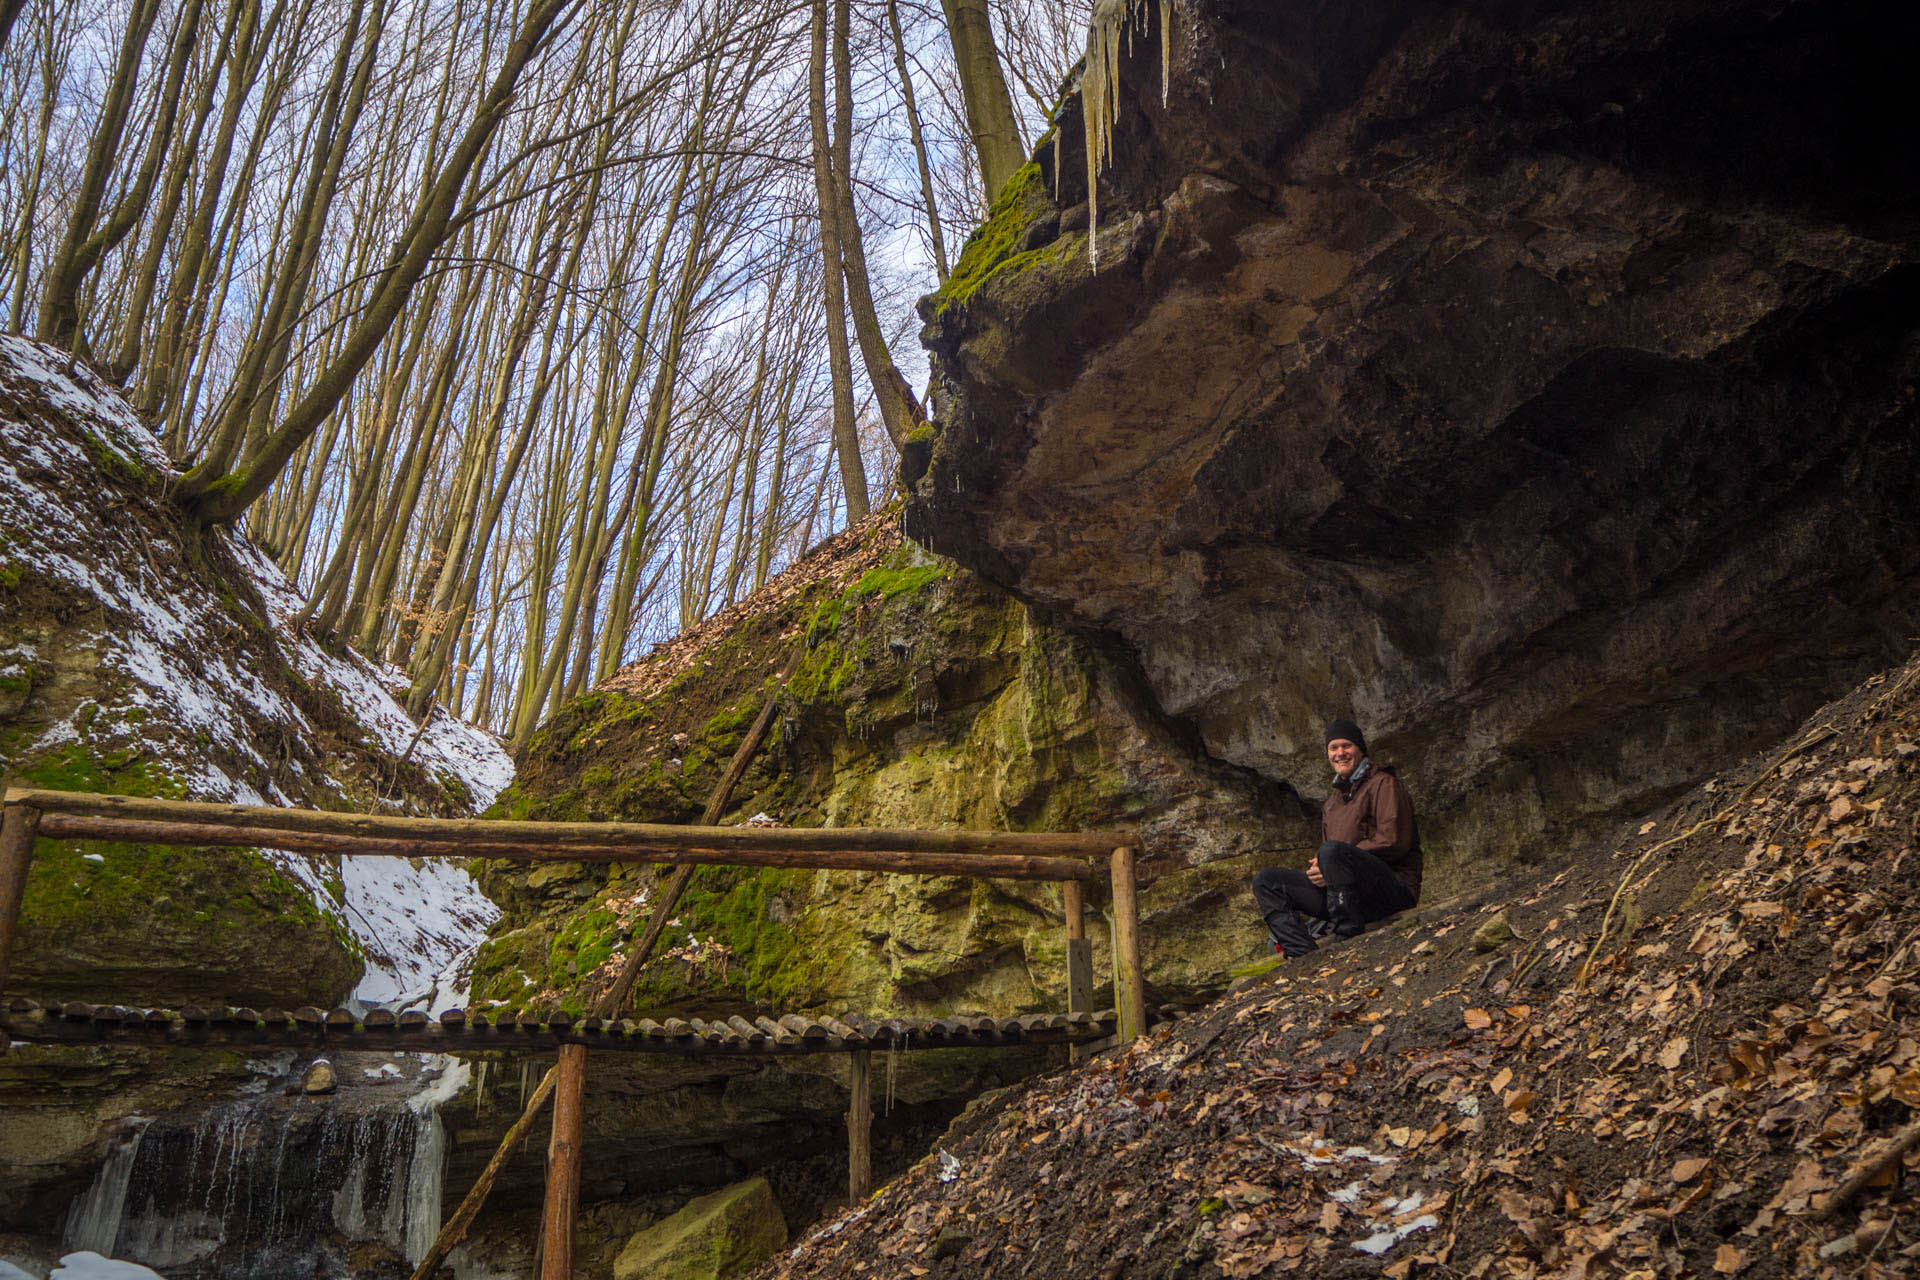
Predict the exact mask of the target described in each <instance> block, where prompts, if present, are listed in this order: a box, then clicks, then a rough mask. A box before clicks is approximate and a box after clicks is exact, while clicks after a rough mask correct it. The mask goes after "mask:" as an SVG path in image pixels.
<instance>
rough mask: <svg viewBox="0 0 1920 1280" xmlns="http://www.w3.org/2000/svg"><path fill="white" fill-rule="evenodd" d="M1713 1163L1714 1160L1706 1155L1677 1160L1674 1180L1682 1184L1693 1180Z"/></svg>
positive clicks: (1674, 1168)
mask: <svg viewBox="0 0 1920 1280" xmlns="http://www.w3.org/2000/svg"><path fill="white" fill-rule="evenodd" d="M1711 1163H1713V1162H1712V1161H1711V1160H1709V1159H1707V1158H1706V1157H1704V1156H1697V1157H1690V1158H1688V1159H1685V1160H1677V1161H1675V1162H1674V1165H1673V1180H1674V1181H1675V1182H1678V1183H1682V1184H1685V1183H1688V1182H1692V1181H1693V1180H1694V1179H1695V1178H1697V1177H1699V1176H1700V1174H1701V1171H1702V1170H1704V1169H1705V1168H1706V1167H1707V1166H1708V1165H1709V1164H1711Z"/></svg>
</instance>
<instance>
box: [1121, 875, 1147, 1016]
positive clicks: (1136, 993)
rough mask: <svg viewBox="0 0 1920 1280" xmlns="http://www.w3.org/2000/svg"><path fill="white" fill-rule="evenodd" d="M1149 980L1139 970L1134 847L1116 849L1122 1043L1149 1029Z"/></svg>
mask: <svg viewBox="0 0 1920 1280" xmlns="http://www.w3.org/2000/svg"><path fill="white" fill-rule="evenodd" d="M1146 987H1147V984H1146V979H1145V978H1144V977H1143V976H1142V974H1141V972H1140V899H1139V896H1138V894H1137V893H1136V892H1135V886H1134V882H1133V846H1132V845H1126V844H1123V845H1121V846H1120V847H1119V848H1117V849H1115V850H1114V851H1113V1008H1114V1012H1115V1013H1116V1014H1117V1015H1119V1025H1118V1026H1116V1027H1115V1028H1114V1031H1115V1033H1116V1034H1117V1035H1118V1036H1119V1037H1120V1039H1121V1041H1122V1042H1125V1041H1128V1040H1132V1039H1133V1038H1134V1037H1136V1036H1138V1035H1139V1034H1140V1033H1141V1032H1142V1031H1145V1030H1146V1005H1147V991H1146Z"/></svg>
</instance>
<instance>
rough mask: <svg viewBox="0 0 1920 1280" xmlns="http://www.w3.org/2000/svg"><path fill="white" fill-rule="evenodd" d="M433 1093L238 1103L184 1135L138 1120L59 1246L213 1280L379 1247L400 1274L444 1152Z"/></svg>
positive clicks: (426, 1228)
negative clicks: (342, 1102)
mask: <svg viewBox="0 0 1920 1280" xmlns="http://www.w3.org/2000/svg"><path fill="white" fill-rule="evenodd" d="M441 1065H442V1074H441V1076H440V1078H439V1080H438V1081H436V1082H435V1083H433V1084H432V1085H430V1086H429V1087H428V1088H426V1089H425V1090H423V1091H421V1092H417V1093H415V1094H413V1095H412V1096H411V1097H409V1098H406V1099H404V1100H399V1099H396V1100H395V1102H393V1103H384V1104H382V1105H378V1106H375V1107H370V1108H368V1109H365V1110H356V1109H353V1108H350V1107H343V1106H338V1105H332V1104H330V1103H322V1102H318V1101H315V1100H309V1099H295V1100H293V1101H291V1102H289V1101H288V1100H286V1099H279V1098H252V1099H248V1100H246V1101H244V1102H230V1103H224V1104H221V1105H219V1106H216V1107H214V1108H212V1109H210V1110H209V1111H207V1112H206V1113H205V1114H204V1115H201V1116H200V1117H199V1118H198V1119H197V1120H196V1121H194V1122H193V1123H191V1124H185V1123H168V1122H167V1121H166V1120H164V1119H161V1120H152V1121H148V1120H140V1121H137V1122H135V1123H134V1124H133V1125H132V1126H131V1127H130V1128H128V1129H127V1130H126V1131H124V1132H123V1133H122V1134H121V1135H120V1137H119V1139H118V1141H117V1142H116V1144H115V1145H114V1147H113V1149H112V1150H111V1152H110V1153H109V1155H108V1158H107V1160H106V1162H105V1163H104V1164H103V1165H102V1166H101V1168H100V1171H99V1173H98V1174H97V1175H96V1176H95V1178H94V1181H93V1184H92V1186H90V1187H89V1188H88V1189H87V1191H86V1192H85V1193H84V1194H83V1195H81V1196H80V1198H79V1199H77V1200H76V1201H74V1203H73V1206H72V1208H70V1209H69V1210H68V1213H67V1222H66V1229H65V1232H64V1235H65V1240H66V1244H67V1246H68V1247H69V1248H70V1249H75V1250H79V1249H90V1250H92V1251H94V1252H96V1253H100V1254H103V1255H105V1256H108V1257H114V1258H123V1259H127V1260H129V1261H134V1262H140V1263H144V1264H146V1265H148V1266H153V1267H170V1266H194V1267H196V1268H204V1270H196V1272H195V1274H203V1275H209V1276H217V1277H222V1278H223V1280H242V1278H246V1280H252V1278H254V1277H262V1278H264V1277H267V1276H281V1275H290V1274H306V1273H310V1272H311V1269H312V1268H311V1265H310V1264H306V1265H304V1266H303V1260H305V1259H309V1258H311V1257H312V1256H313V1255H314V1254H315V1253H316V1252H317V1251H319V1250H320V1249H322V1248H323V1247H324V1246H323V1244H322V1243H321V1242H323V1241H324V1240H325V1239H327V1238H328V1237H330V1236H338V1237H344V1238H345V1239H346V1240H348V1241H379V1242H381V1243H383V1244H385V1245H386V1246H387V1247H389V1248H391V1249H392V1250H394V1251H395V1252H396V1253H398V1254H401V1255H402V1256H404V1257H405V1258H406V1259H407V1261H408V1262H409V1263H416V1262H418V1261H419V1260H420V1258H422V1257H424V1256H425V1254H426V1251H427V1248H428V1247H429V1246H430V1245H431V1244H432V1243H433V1238H434V1235H435V1234H436V1233H437V1232H438V1231H439V1229H440V1201H441V1191H442V1187H443V1179H444V1175H445V1167H446V1155H447V1138H446V1129H445V1126H444V1125H443V1124H442V1123H441V1120H440V1115H439V1108H440V1106H441V1104H442V1103H444V1102H446V1101H447V1100H448V1099H450V1098H451V1097H453V1095H454V1094H455V1093H457V1092H458V1091H459V1089H460V1087H461V1085H463V1084H464V1083H465V1080H466V1071H465V1069H464V1068H462V1067H460V1066H458V1064H454V1063H452V1062H451V1061H450V1060H449V1061H446V1062H443V1063H442V1064H441Z"/></svg>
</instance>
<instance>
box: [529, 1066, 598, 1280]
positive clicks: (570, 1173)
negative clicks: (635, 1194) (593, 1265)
mask: <svg viewBox="0 0 1920 1280" xmlns="http://www.w3.org/2000/svg"><path fill="white" fill-rule="evenodd" d="M554 1077H555V1080H554V1090H553V1137H552V1138H551V1139H550V1140H549V1141H548V1143H547V1202H546V1209H545V1212H544V1214H543V1215H542V1218H541V1223H540V1280H568V1278H569V1277H570V1276H572V1274H573V1223H574V1219H575V1217H577V1216H578V1214H579V1209H580V1147H581V1142H582V1132H583V1130H584V1129H585V1127H586V1098H587V1047H586V1046H585V1045H583V1044H563V1045H561V1046H560V1061H559V1064H558V1066H557V1067H556V1068H555V1071H554Z"/></svg>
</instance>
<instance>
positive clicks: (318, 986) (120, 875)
mask: <svg viewBox="0 0 1920 1280" xmlns="http://www.w3.org/2000/svg"><path fill="white" fill-rule="evenodd" d="M15 776H16V777H17V778H18V779H19V781H20V783H21V784H23V785H26V786H33V787H45V788H48V789H52V790H60V791H91V792H100V793H103V794H107V795H140V796H162V797H167V798H174V799H177V798H180V796H181V795H182V794H183V791H182V788H181V786H180V784H179V783H178V782H176V781H175V780H174V779H173V778H172V777H171V776H170V775H169V774H167V773H165V772H163V771H161V770H159V769H157V768H154V767H153V766H152V765H151V764H150V763H149V762H148V761H146V760H145V759H142V758H140V757H139V756H138V755H136V754H135V753H134V752H133V751H132V750H130V749H128V750H121V751H117V752H111V753H107V754H103V755H96V754H95V753H93V752H92V751H90V750H89V749H88V748H87V747H86V746H84V745H82V744H80V743H68V744H65V745H64V746H62V747H59V748H57V749H55V750H53V751H50V752H48V753H46V754H44V755H43V756H41V757H40V758H39V759H37V760H35V761H32V762H30V763H27V764H25V765H24V766H23V767H21V768H20V769H19V770H18V771H17V773H16V775H15ZM19 945H20V951H19V954H18V955H17V956H16V957H15V964H14V966H13V972H12V974H11V975H10V977H11V980H12V984H13V985H16V986H18V987H19V988H20V989H21V990H31V991H33V992H34V994H35V995H36V996H38V997H40V998H42V999H44V998H46V997H47V996H50V995H51V996H62V997H75V998H90V999H94V1000H102V999H111V1000H113V1001H115V1002H119V1003H129V1002H131V1003H147V1004H155V1005H163V1004H173V1005H177V1004H182V1003H189V1002H199V1003H205V1002H207V1001H209V1000H219V999H225V1000H230V1001H232V1002H235V1003H253V1004H257V1003H276V1004H282V1005H286V1004H293V1003H313V1004H325V1003H329V1002H331V1001H334V1000H337V999H339V998H341V997H343V996H344V995H345V994H346V992H347V991H349V990H351V988H352V986H353V983H354V982H355V981H356V980H357V979H358V977H359V975H360V970H361V963H360V959H359V947H358V945H357V944H356V943H355V942H354V941H353V939H352V937H351V936H350V935H349V934H348V933H347V932H346V930H345V929H344V928H343V927H342V926H341V924H340V923H339V921H337V920H335V919H333V918H332V917H330V916H328V915H325V914H324V913H322V912H321V911H320V910H319V908H318V907H316V906H315V905H314V902H313V898H312V896H311V895H310V894H309V893H308V892H307V890H306V889H305V888H304V887H302V886H301V885H299V884H297V883H295V882H294V881H293V880H292V879H290V878H289V877H288V876H287V875H285V874H284V873H283V872H281V871H280V870H279V869H278V868H277V867H275V866H274V865H273V863H272V862H270V861H269V860H268V859H267V857H266V856H265V855H263V854H261V853H260V852H258V851H256V850H252V849H204V848H179V847H176V846H172V845H156V844H128V843H122V842H115V841H102V840H91V841H84V842H83V841H77V840H49V839H41V840H37V841H35V842H34V858H33V864H32V866H31V868H30V869H29V873H28V876H27V890H26V896H25V899H24V901H23V902H22V904H21V911H20V944H19Z"/></svg>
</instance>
